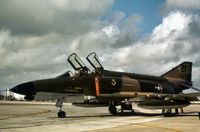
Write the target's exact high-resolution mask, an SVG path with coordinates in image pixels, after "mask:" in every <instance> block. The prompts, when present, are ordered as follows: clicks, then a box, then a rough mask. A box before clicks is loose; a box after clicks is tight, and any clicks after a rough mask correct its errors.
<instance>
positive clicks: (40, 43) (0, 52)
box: [0, 0, 200, 89]
mask: <svg viewBox="0 0 200 132" xmlns="http://www.w3.org/2000/svg"><path fill="white" fill-rule="evenodd" d="M93 51H94V52H96V53H97V54H98V56H99V58H100V61H101V62H102V65H103V66H104V68H105V69H109V70H119V71H128V72H136V73H143V74H153V75H162V74H163V73H165V72H166V71H168V70H170V69H171V68H172V67H174V66H176V65H177V64H179V63H181V62H182V61H192V62H193V80H194V85H195V86H197V87H200V83H199V81H200V52H199V51H200V1H199V0H151V1H150V0H78V1H75V0H42V1H41V0H34V1H33V0H14V1H13V0H1V1H0V56H1V57H0V89H6V88H10V87H13V86H15V85H17V84H19V83H22V82H25V81H30V80H35V79H42V78H50V77H55V76H57V75H59V74H61V73H63V72H65V71H67V70H72V68H71V66H70V65H69V64H68V63H67V57H68V56H69V55H70V54H71V53H73V52H76V53H77V54H79V56H81V57H82V59H83V60H84V62H85V63H86V65H89V64H88V63H87V62H86V60H85V57H86V56H87V55H88V54H89V53H91V52H93Z"/></svg>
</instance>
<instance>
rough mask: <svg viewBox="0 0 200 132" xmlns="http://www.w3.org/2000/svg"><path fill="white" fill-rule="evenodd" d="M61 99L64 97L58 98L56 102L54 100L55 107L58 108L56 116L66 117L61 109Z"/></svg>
mask: <svg viewBox="0 0 200 132" xmlns="http://www.w3.org/2000/svg"><path fill="white" fill-rule="evenodd" d="M63 99H64V98H62V99H58V100H57V102H56V104H55V106H56V107H59V108H60V109H59V112H58V114H57V115H58V118H65V117H66V113H65V112H64V111H63V110H62V108H63Z"/></svg>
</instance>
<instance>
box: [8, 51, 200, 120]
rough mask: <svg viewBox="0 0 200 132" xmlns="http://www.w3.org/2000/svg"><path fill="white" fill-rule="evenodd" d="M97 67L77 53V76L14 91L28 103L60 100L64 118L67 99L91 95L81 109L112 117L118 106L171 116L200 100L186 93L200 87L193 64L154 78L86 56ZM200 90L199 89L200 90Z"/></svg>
mask: <svg viewBox="0 0 200 132" xmlns="http://www.w3.org/2000/svg"><path fill="white" fill-rule="evenodd" d="M86 59H87V61H88V62H89V63H90V64H91V65H92V67H93V68H94V69H93V70H92V71H90V70H89V69H88V67H86V65H85V64H84V63H83V61H82V60H81V59H80V57H78V56H77V54H76V53H73V54H71V55H70V56H69V57H68V59H67V60H68V62H69V63H70V64H71V66H72V67H73V68H74V69H75V73H74V74H72V72H70V71H68V72H66V73H65V74H63V75H61V76H58V77H56V78H51V79H43V80H36V81H31V82H26V83H22V84H19V85H17V86H15V87H13V88H12V89H10V91H12V92H15V93H18V94H22V95H25V99H27V100H37V99H43V100H44V99H45V100H47V99H57V100H58V101H57V103H56V105H57V106H59V107H60V110H59V112H58V117H62V118H64V117H65V116H66V113H65V112H64V111H62V106H63V99H65V98H66V99H67V98H70V97H80V96H81V97H83V96H89V97H92V98H87V99H85V100H84V101H83V102H82V103H74V102H72V103H73V104H74V105H78V106H94V107H97V106H102V105H104V106H105V105H106V106H108V110H109V112H110V113H111V114H118V110H117V107H116V106H121V112H123V111H124V110H132V112H134V110H133V109H132V103H133V102H134V103H137V106H139V107H142V108H146V109H162V110H163V115H164V116H170V115H171V113H172V109H175V110H176V113H177V112H178V108H183V107H186V106H188V105H190V101H197V100H198V99H197V96H200V92H197V93H188V94H184V93H182V91H183V90H184V89H189V88H193V89H195V90H198V89H197V88H195V87H193V86H192V80H191V78H192V63H191V62H183V63H181V64H180V65H178V66H176V67H175V68H173V69H171V70H170V71H168V72H166V73H165V74H163V75H161V76H151V75H143V74H135V73H127V72H117V71H109V70H105V69H104V68H103V66H102V65H101V63H100V62H99V59H98V57H97V55H96V53H94V52H93V53H91V54H89V55H88V56H87V57H86ZM198 91H199V90H198Z"/></svg>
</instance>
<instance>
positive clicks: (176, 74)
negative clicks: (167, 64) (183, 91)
mask: <svg viewBox="0 0 200 132" xmlns="http://www.w3.org/2000/svg"><path fill="white" fill-rule="evenodd" d="M162 77H165V78H176V79H181V80H185V81H188V82H191V78H192V62H183V63H181V64H180V65H178V66H176V67H175V68H173V69H172V70H170V71H168V72H166V73H165V74H163V75H162Z"/></svg>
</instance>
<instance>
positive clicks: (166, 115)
mask: <svg viewBox="0 0 200 132" xmlns="http://www.w3.org/2000/svg"><path fill="white" fill-rule="evenodd" d="M163 116H164V117H170V116H172V110H171V109H167V110H166V111H165V113H164V115H163Z"/></svg>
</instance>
